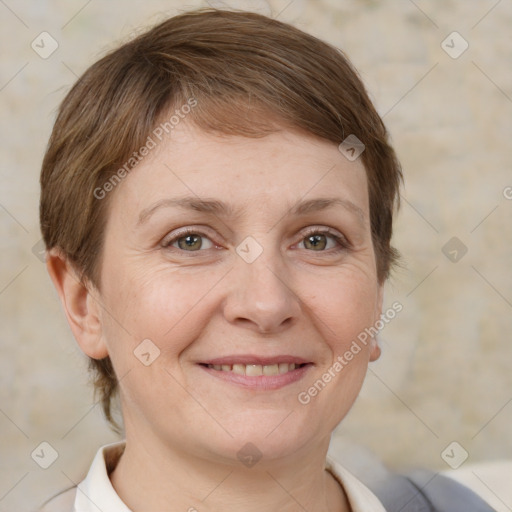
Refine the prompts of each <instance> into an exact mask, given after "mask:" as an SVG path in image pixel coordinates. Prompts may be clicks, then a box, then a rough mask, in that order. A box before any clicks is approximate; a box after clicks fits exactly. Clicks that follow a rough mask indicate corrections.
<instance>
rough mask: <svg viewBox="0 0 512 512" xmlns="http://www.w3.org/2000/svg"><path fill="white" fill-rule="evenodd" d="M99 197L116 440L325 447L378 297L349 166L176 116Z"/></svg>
mask: <svg viewBox="0 0 512 512" xmlns="http://www.w3.org/2000/svg"><path fill="white" fill-rule="evenodd" d="M111 193H112V194H113V196H112V197H111V199H112V202H111V204H110V210H109V217H108V222H107V227H106V232H105V246H104V253H103V260H102V268H101V285H102V286H101V288H102V289H101V295H100V299H101V303H102V305H103V307H102V308H101V309H100V315H101V318H100V323H101V340H102V343H104V345H105V347H106V350H108V353H109V355H110V357H111V359H112V362H113V365H114V368H115V370H116V373H117V376H118V378H119V379H120V391H121V399H122V405H123V415H124V419H125V423H126V432H127V438H128V439H129V437H130V436H134V437H138V438H139V439H142V440H146V442H148V444H149V443H150V442H151V443H156V444H160V445H162V444H163V445H165V446H168V447H173V448H175V449H177V450H178V449H179V450H186V451H187V452H189V453H193V454H196V455H198V456H201V457H205V458H209V459H223V460H236V454H237V452H238V451H239V450H240V449H241V448H242V447H243V446H244V445H245V444H246V443H249V442H250V443H252V444H254V445H255V446H256V447H258V449H259V450H260V451H261V452H262V453H263V454H264V456H265V457H267V458H268V459H271V458H279V457H285V456H291V454H294V453H300V452H301V450H305V449H307V447H311V446H313V445H315V443H318V442H319V440H325V439H326V438H328V437H329V436H330V434H331V432H332V430H333V429H334V428H335V427H336V425H337V424H338V423H339V422H340V420H341V419H342V418H343V417H344V416H345V414H346V413H347V411H348V410H349V408H350V407H351V405H352V404H353V402H354V400H355V398H356V397H357V395H358V392H359V390H360V387H361V385H362V381H363V378H364V376H365V373H366V370H367V365H368V361H369V360H373V359H375V358H376V357H378V354H379V349H378V347H376V344H375V343H374V341H368V342H367V343H361V342H357V347H358V348H359V350H357V349H355V348H354V341H355V340H357V336H358V335H359V334H360V333H362V332H363V331H364V329H365V328H367V327H370V326H372V325H373V324H374V323H375V321H376V320H377V319H378V318H379V315H380V312H381V299H382V289H381V287H380V286H379V285H378V281H377V276H376V262H375V254H374V250H373V246H372V240H371V231H370V221H369V204H368V193H367V181H366V173H365V169H364V167H363V164H362V162H361V160H360V159H358V160H356V161H354V162H350V161H348V160H347V159H346V158H345V157H344V156H343V155H342V154H341V153H340V152H339V151H338V148H337V146H336V145H335V144H332V143H329V142H326V141H320V140H318V139H316V138H313V137H310V136H306V135H304V134H300V133H295V132H291V131H282V132H278V133H275V134H272V135H270V136H266V137H264V138H259V139H257V138H255V139H251V138H243V137H226V136H223V137H219V136H215V135H213V134H206V133H204V132H201V131H200V130H198V129H197V128H194V127H193V126H192V125H187V124H186V123H185V122H182V123H181V124H180V125H178V126H177V127H176V128H175V129H174V131H173V132H172V137H170V138H168V139H167V140H164V141H163V142H162V143H161V144H160V145H159V146H158V147H157V148H156V149H154V150H153V151H152V153H150V154H149V155H148V156H147V157H146V158H145V159H144V160H142V161H141V163H139V164H138V165H137V166H136V167H135V168H134V169H133V170H132V171H131V172H130V174H129V175H128V177H127V178H126V179H125V180H124V181H123V182H122V183H121V184H120V185H118V187H117V188H116V190H115V191H113V192H111ZM143 340H145V341H143ZM141 342H142V345H141ZM351 347H352V348H351ZM347 352H351V353H352V357H350V356H348V355H347V354H346V353H347ZM336 363H338V364H336ZM340 367H341V368H340ZM329 377H330V378H329Z"/></svg>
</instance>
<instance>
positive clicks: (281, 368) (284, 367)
mask: <svg viewBox="0 0 512 512" xmlns="http://www.w3.org/2000/svg"><path fill="white" fill-rule="evenodd" d="M302 366H305V364H295V363H276V364H265V365H261V364H232V365H231V364H222V365H221V364H209V365H207V367H208V368H210V369H213V370H216V371H220V372H232V373H235V374H237V375H247V376H248V377H258V376H260V375H269V376H270V375H281V374H283V373H288V372H291V371H293V370H295V369H296V368H300V367H302Z"/></svg>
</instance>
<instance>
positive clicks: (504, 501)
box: [442, 460, 512, 512]
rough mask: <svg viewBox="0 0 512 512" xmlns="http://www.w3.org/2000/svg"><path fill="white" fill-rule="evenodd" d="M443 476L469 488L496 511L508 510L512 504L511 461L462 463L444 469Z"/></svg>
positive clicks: (508, 511) (504, 511)
mask: <svg viewBox="0 0 512 512" xmlns="http://www.w3.org/2000/svg"><path fill="white" fill-rule="evenodd" d="M442 474H443V475H444V476H446V477H449V478H451V479H453V480H455V481H457V482H459V483H460V484H462V485H464V486H466V487H468V488H470V489H471V490H472V491H473V492H475V493H477V494H478V495H480V496H481V497H482V498H483V499H484V500H485V501H487V502H488V503H489V505H491V506H492V507H493V509H494V510H496V511H497V512H510V510H511V508H510V507H511V506H512V486H511V485H510V482H511V481H512V461H511V460H498V461H489V462H476V463H473V464H468V465H466V464H464V466H461V467H460V468H459V469H453V470H448V471H444V472H443V473H442Z"/></svg>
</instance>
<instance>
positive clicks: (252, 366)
mask: <svg viewBox="0 0 512 512" xmlns="http://www.w3.org/2000/svg"><path fill="white" fill-rule="evenodd" d="M400 181H401V171H400V166H399V163H398V161H397V159H396V156H395V153H394V151H393V149H392V148H391V146H390V145H389V143H388V136H387V132H386V129H385V127H384V125H383V123H382V121H381V119H380V118H379V116H378V114H377V113H376V111H375V109H374V107H373V105H372V104H371V102H370V100H369V98H368V96H367V94H366V92H365V89H364V86H363V84H362V83H361V81H360V79H359V78H358V76H357V74H356V73H355V71H354V70H353V68H352V67H351V65H350V64H349V62H348V61H347V59H346V58H345V57H344V56H343V55H342V54H341V53H340V52H339V51H338V50H336V49H334V48H332V47H330V46H329V45H327V44H325V43H323V42H321V41H319V40H318V39H316V38H314V37H312V36H309V35H307V34H305V33H303V32H301V31H300V30H298V29H295V28H293V27H291V26H289V25H286V24H283V23H280V22H278V21H276V20H273V19H269V18H266V17H263V16H260V15H257V14H249V13H234V12H224V11H216V10H200V11H193V12H189V13H185V14H182V15H180V16H177V17H174V18H171V19H168V20H166V21H164V22H163V23H161V24H160V25H158V26H156V27H154V28H153V29H151V30H150V31H148V32H146V33H145V34H142V35H140V36H139V37H137V38H136V39H134V40H133V41H131V42H129V43H127V44H125V45H123V46H121V47H120V48H119V49H117V50H115V51H114V52H112V53H110V54H109V55H107V56H106V57H104V58H103V59H101V60H100V61H99V62H97V63H96V64H94V65H93V66H92V67H91V68H90V69H89V70H88V71H87V72H86V73H85V74H84V75H83V76H82V77H81V78H80V79H79V80H78V82H77V83H76V84H75V86H74V87H73V89H72V90H71V91H70V93H69V94H68V95H67V97H66V98H65V100H64V102H63V103H62V105H61V108H60V111H59V115H58V118H57V120H56V123H55V127H54V130H53V133H52V136H51V139H50V143H49V146H48V150H47V153H46V155H45V159H44V162H43V168H42V173H41V186H42V195H41V210H40V213H41V227H42V232H43V237H44V240H45V244H46V248H47V251H48V253H47V267H48V271H49V273H50V276H51V278H52V280H53V283H54V284H55V286H56V289H57V291H58V293H59V296H60V298H61V300H62V304H63V307H64V310H65V313H66V316H67V319H68V322H69V324H70V326H71V329H72V331H73V334H74V336H75V338H76V339H77V342H78V343H79V345H80V348H81V349H82V351H83V352H84V353H85V354H86V355H87V356H88V357H89V358H90V362H91V368H92V370H93V371H94V374H95V377H96V379H95V386H96V390H97V391H98V392H99V393H100V395H101V397H102V404H103V409H104V412H105V414H106V417H107V418H108V419H109V420H110V421H113V420H112V415H111V401H112V399H113V398H114V396H115V395H116V393H118V394H119V398H120V402H121V409H122V416H123V426H124V435H125V438H126V440H125V441H124V442H122V443H118V444H115V445H110V446H106V447H103V448H101V449H100V450H99V451H98V454H97V456H96V458H95V460H94V461H93V464H92V466H91V469H90V471H89V473H88V475H87V477H86V479H85V480H84V481H83V482H82V483H81V484H80V485H79V486H78V489H77V488H72V489H70V490H68V491H66V492H64V493H62V494H60V495H59V496H57V497H55V498H53V499H52V500H50V501H49V502H48V503H47V504H46V505H45V507H44V508H43V510H46V511H48V510H51V511H54V510H59V511H64V510H77V511H88V510H104V511H107V510H108V511H113V512H117V511H129V510H131V511H134V512H139V511H155V510H170V511H182V510H183V511H185V510H188V511H194V510H199V511H203V510H232V509H234V508H235V507H236V510H239V511H249V510H266V511H274V510H275V511H278V510H279V511H292V510H293V511H295V510H307V511H309V512H320V511H332V512H334V511H336V512H340V511H349V510H352V511H363V510H364V511H368V510H372V511H383V510H385V509H384V506H383V503H382V502H381V500H379V498H377V497H376V496H375V494H374V493H372V492H371V491H370V489H369V488H368V487H367V486H365V485H364V484H363V483H362V482H360V481H359V480H358V479H356V478H355V477H354V476H352V475H351V474H350V473H349V472H348V471H347V470H345V469H344V468H343V467H342V466H341V465H339V464H337V463H336V462H326V454H327V449H328V447H329V442H330V437H331V433H332V431H333V430H334V429H335V427H336V426H337V425H338V424H339V423H340V421H341V420H342V419H343V418H344V416H345V415H346V414H347V412H348V411H349V409H350V407H351V406H352V404H353V403H354V401H355V399H356V397H357V395H358V393H359V390H360V388H361V385H362V382H363V379H364V376H365V373H366V370H367V366H368V363H369V362H370V361H374V360H375V359H377V358H378V357H379V354H380V348H379V346H378V344H377V341H376V337H375V333H376V332H377V330H378V328H375V326H376V325H377V326H378V322H379V320H380V317H381V314H382V297H383V285H384V283H385V281H386V279H387V277H388V276H389V273H390V270H391V268H392V265H393V263H394V262H395V260H396V257H397V253H396V251H395V250H394V249H393V248H392V247H391V246H390V239H391V234H392V219H393V212H394V209H395V208H396V207H397V206H398V197H399V196H398V188H399V184H400ZM363 333H370V335H368V334H366V336H363ZM404 510H406V509H404ZM466 510H467V509H466ZM475 510H476V508H475ZM479 510H480V509H479Z"/></svg>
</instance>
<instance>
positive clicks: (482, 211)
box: [0, 0, 512, 511]
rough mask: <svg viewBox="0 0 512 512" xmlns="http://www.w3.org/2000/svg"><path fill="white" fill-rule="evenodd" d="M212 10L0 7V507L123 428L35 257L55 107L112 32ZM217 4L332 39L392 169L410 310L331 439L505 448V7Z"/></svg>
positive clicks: (511, 450)
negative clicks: (103, 409)
mask: <svg viewBox="0 0 512 512" xmlns="http://www.w3.org/2000/svg"><path fill="white" fill-rule="evenodd" d="M206 5H207V4H206V2H200V1H196V2H194V1H185V2H179V1H176V0H166V1H163V0H145V1H144V2H139V1H133V2H126V1H125V2H122V1H120V0H111V1H108V2H101V1H99V0H89V1H87V0H74V1H64V0H47V1H43V0H38V1H35V0H32V1H28V0H27V1H24V0H20V1H14V0H2V1H1V2H0V27H1V35H0V38H1V48H0V52H1V62H0V103H1V109H2V110H1V112H2V116H1V119H0V129H1V149H0V151H1V159H0V161H1V166H0V173H1V181H0V233H1V236H0V247H1V255H2V265H1V268H0V311H1V322H0V333H1V338H0V344H1V358H0V384H1V385H0V434H1V435H0V511H7V510H9V511H10V510H17V511H23V510H31V507H32V509H33V508H34V507H35V506H36V505H37V504H38V503H40V502H41V500H42V499H43V498H45V497H48V495H49V494H51V492H52V491H56V490H59V489H60V488H63V487H66V486H70V485H73V483H76V482H77V481H79V480H80V479H81V478H82V477H83V473H84V471H85V470H86V469H87V467H88V465H89V463H90V461H91V459H92V457H93V455H94V453H95V452H96V449H97V448H98V446H99V445H101V444H104V443H107V442H110V441H113V440H115V439H116V437H115V435H114V434H113V433H111V432H110V431H109V429H108V427H107V426H106V424H105V422H104V421H103V419H102V417H101V413H100V410H99V407H98V406H97V405H95V403H94V400H93V397H92V392H91V389H90V387H88V386H87V373H86V370H85V367H86V366H85V363H84V358H83V357H82V356H81V354H80V353H79V351H78V349H77V347H76V343H75V341H74V339H73V337H72V335H71V331H70V330H69V328H68V326H67V323H66V320H65V317H64V314H63V312H62V310H61V307H60V303H59V302H58V298H57V294H56V292H55V291H54V289H53V287H52V285H51V282H50V280H49V277H48V276H47V274H46V269H45V266H44V264H43V262H42V260H41V254H40V249H41V246H40V244H39V241H40V238H41V235H40V232H39V226H38V200H39V184H38V174H39V169H40V163H41V159H42V156H43V153H44V148H45V145H46V142H47V140H48V137H49V134H50V131H51V127H52V123H53V121H54V118H55V111H56V107H57V106H58V104H59V102H60V101H61V100H62V98H63V97H64V95H65V93H66V92H67V91H68V90H69V88H70V86H71V85H72V84H73V83H74V81H75V80H76V79H77V77H78V76H79V75H80V74H81V73H82V72H83V71H84V70H85V69H86V68H87V67H88V66H89V65H90V64H92V63H93V62H94V61H95V60H96V59H97V58H98V57H99V56H100V55H102V53H103V52H105V51H106V50H108V49H110V48H112V47H113V46H115V45H116V43H117V42H119V41H121V40H126V39H127V38H130V37H132V35H133V34H134V33H135V32H137V31H139V30H140V29H141V28H143V27H147V26H149V25H152V24H154V23H155V22H157V21H159V20H160V19H162V18H163V17H165V16H169V15H173V14H177V13H178V12H180V11H183V10H188V9H190V8H193V7H197V6H206ZM210 5H212V6H215V7H223V6H233V7H238V8H242V9H250V10H256V11H259V12H262V13H264V14H268V15H271V16H274V17H276V18H277V19H279V20H282V21H288V22H292V23H294V24H295V25H297V26H298V27H300V28H302V29H304V30H306V31H307V32H310V33H312V34H314V35H316V36H318V37H320V38H323V39H325V40H327V41H329V42H330V43H332V44H334V45H335V46H337V47H338V48H341V49H343V50H344V51H345V52H346V53H347V54H348V55H349V57H350V58H351V59H352V61H353V63H354V64H355V66H356V67H357V68H358V70H359V71H360V73H361V75H362V78H363V80H364V82H365V83H366V85H367V87H368V89H369V91H370V93H371V96H372V98H373V100H374V101H375V104H376V106H377V108H378V110H379V113H380V114H381V115H382V116H383V118H384V121H385V122H386V124H387V126H388V127H389V130H390V132H391V134H392V138H393V142H394V145H395V147H396V149H397V152H398V155H399V157H400V159H401V161H402V164H403V168H404V173H405V181H406V184H405V188H404V190H403V196H402V209H401V212H400V214H399V216H398V219H397V224H396V232H395V238H394V241H395V245H396V246H397V247H398V248H399V249H400V251H401V252H402V255H403V262H404V265H403V268H401V269H399V270H398V271H397V272H395V274H394V276H393V278H392V280H391V281H390V282H389V283H388V286H387V291H386V298H385V302H386V304H385V308H387V307H390V306H391V304H393V303H394V302H395V301H399V302H400V303H401V304H402V305H403V310H402V311H401V312H400V313H399V314H398V315H397V316H396V318H395V319H394V320H392V321H391V322H390V323H389V324H387V325H386V327H385V328H384V330H383V332H382V336H381V343H382V349H383V353H382V357H381V359H380V360H379V361H378V362H376V363H374V364H372V365H371V367H370V370H369V372H368V378H367V381H366V383H365V386H364V388H363V391H362V393H361V396H360V398H359V399H358V401H357V402H356V405H355V406H354V408H353V409H352V411H351V412H350V414H349V416H348V417H347V418H346V420H345V421H344V422H343V423H342V424H341V426H340V427H339V429H338V431H337V433H336V435H337V436H338V438H339V439H340V440H342V441H344V442H345V443H346V444H348V445H350V444H352V443H357V444H358V445H361V446H363V447H365V448H367V449H369V450H371V451H372V452H374V453H375V454H377V456H379V457H380V458H382V459H383V460H384V461H385V462H386V463H388V464H390V465H391V466H394V467H404V466H415V465H422V466H428V467H431V468H433V469H437V470H439V469H447V468H449V467H450V466H453V465H454V464H455V463H454V462H453V460H454V459H456V461H457V463H458V462H460V461H461V460H463V459H465V458H466V457H467V460H466V461H465V462H464V464H468V463H471V462H476V461H488V460H498V459H503V458H509V459H510V458H512V436H511V424H512V372H511V371H510V367H511V363H512V342H511V338H512V314H511V313H512V271H511V263H512V243H511V242H512V152H511V150H510V147H511V136H512V66H511V62H512V42H511V39H510V27H511V26H512V3H511V2H507V1H496V0H485V1H479V2H464V1H462V0H457V1H455V0H428V1H427V0H415V1H412V0H396V1H388V2H377V1H369V0H367V1H363V0H359V1H356V0H268V2H266V1H264V0H261V1H260V0H246V1H244V0H225V1H223V2H222V1H220V0H216V1H214V0H210ZM41 442H48V443H49V444H50V445H51V446H52V447H53V448H54V449H55V450H56V452H57V453H58V458H57V460H56V461H55V462H54V463H53V464H52V465H51V466H50V467H49V468H48V469H46V470H45V469H43V468H41V467H40V466H39V465H38V464H36V462H34V460H33V459H32V458H31V453H33V452H34V450H35V449H36V448H37V447H39V446H40V443H41ZM454 442H455V443H456V444H452V443H454ZM447 447H448V448H447ZM38 449H39V450H40V448H38ZM35 453H37V452H35ZM508 505H509V506H510V507H512V503H510V504H508ZM509 510H510V508H509Z"/></svg>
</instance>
